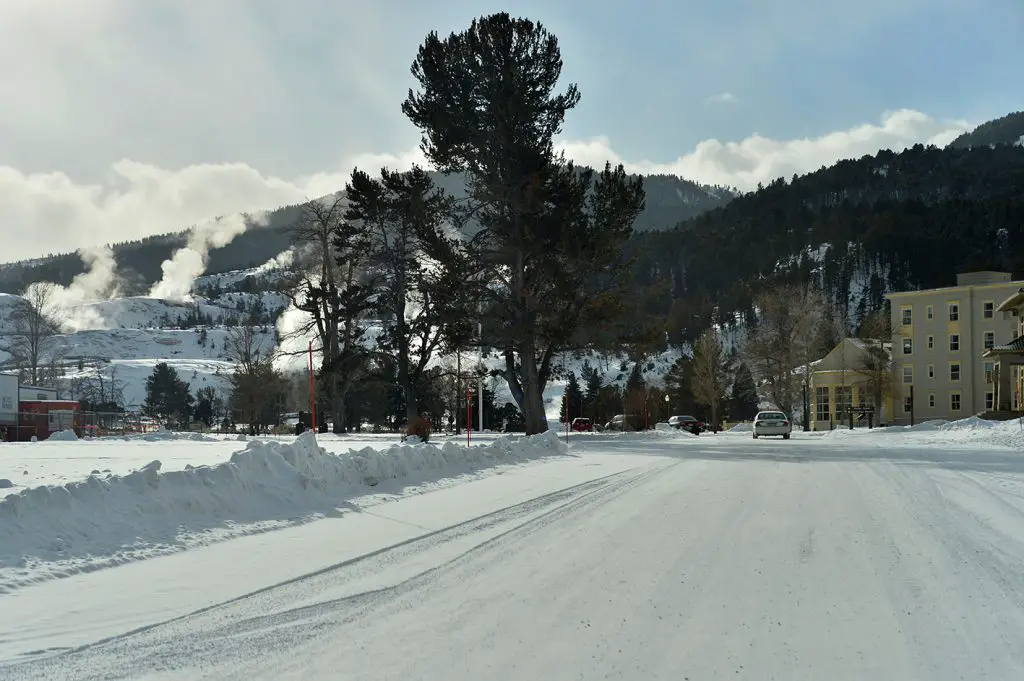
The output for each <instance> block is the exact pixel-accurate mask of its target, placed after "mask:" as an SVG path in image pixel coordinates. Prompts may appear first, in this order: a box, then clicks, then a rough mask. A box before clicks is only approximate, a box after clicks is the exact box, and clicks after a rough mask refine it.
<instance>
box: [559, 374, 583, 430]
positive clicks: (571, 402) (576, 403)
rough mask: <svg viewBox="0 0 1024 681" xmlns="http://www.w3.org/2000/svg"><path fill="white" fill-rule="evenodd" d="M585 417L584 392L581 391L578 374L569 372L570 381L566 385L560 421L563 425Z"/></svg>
mask: <svg viewBox="0 0 1024 681" xmlns="http://www.w3.org/2000/svg"><path fill="white" fill-rule="evenodd" d="M581 416H583V391H582V390H581V389H580V382H579V380H577V378H576V373H575V372H573V371H570V372H569V379H568V381H566V384H565V393H564V394H563V398H562V407H561V410H560V412H559V417H558V418H559V420H560V421H561V422H562V423H565V422H567V421H572V420H573V419H575V418H579V417H581Z"/></svg>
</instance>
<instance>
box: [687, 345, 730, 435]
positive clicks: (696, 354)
mask: <svg viewBox="0 0 1024 681" xmlns="http://www.w3.org/2000/svg"><path fill="white" fill-rule="evenodd" d="M729 375H730V369H729V358H728V356H727V355H726V354H725V348H724V346H723V345H722V339H721V338H720V337H719V335H718V333H717V332H716V331H715V330H714V329H710V328H709V329H706V330H705V331H704V333H702V334H701V336H700V338H698V339H697V344H696V345H695V346H694V349H693V379H692V383H691V388H692V390H693V396H694V397H695V398H696V399H697V401H698V402H700V403H702V404H706V405H708V407H710V409H711V428H712V430H713V431H714V432H716V433H717V432H718V423H719V420H720V419H719V417H720V415H721V407H722V403H723V402H724V401H725V393H726V390H727V389H728V387H729V378H730V376H729Z"/></svg>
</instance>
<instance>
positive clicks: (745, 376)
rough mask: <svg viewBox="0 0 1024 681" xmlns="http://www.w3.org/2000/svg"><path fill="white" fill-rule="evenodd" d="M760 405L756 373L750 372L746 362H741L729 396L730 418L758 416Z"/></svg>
mask: <svg viewBox="0 0 1024 681" xmlns="http://www.w3.org/2000/svg"><path fill="white" fill-rule="evenodd" d="M759 405H760V400H759V399H758V397H757V386H756V384H755V383H754V375H753V374H751V373H750V367H748V366H747V365H746V363H745V362H740V365H739V366H738V367H736V376H735V377H734V378H733V381H732V393H731V395H730V396H729V418H730V419H731V420H733V421H749V420H751V419H753V418H754V417H755V416H757V412H758V411H759V409H760V406H759Z"/></svg>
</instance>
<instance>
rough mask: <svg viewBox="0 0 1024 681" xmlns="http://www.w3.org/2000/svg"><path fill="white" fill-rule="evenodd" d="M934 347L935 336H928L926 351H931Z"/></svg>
mask: <svg viewBox="0 0 1024 681" xmlns="http://www.w3.org/2000/svg"><path fill="white" fill-rule="evenodd" d="M934 347H935V336H928V349H929V350H931V349H932V348H934Z"/></svg>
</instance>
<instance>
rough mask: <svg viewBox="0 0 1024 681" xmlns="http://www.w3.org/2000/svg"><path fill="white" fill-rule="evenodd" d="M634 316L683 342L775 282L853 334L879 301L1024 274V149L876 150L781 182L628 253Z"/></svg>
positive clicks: (640, 242) (737, 312)
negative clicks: (816, 289)
mask: <svg viewBox="0 0 1024 681" xmlns="http://www.w3.org/2000/svg"><path fill="white" fill-rule="evenodd" d="M630 251H631V255H632V256H633V257H634V258H635V260H636V270H635V275H636V284H637V290H638V291H644V292H645V293H644V294H643V296H642V297H643V304H642V305H641V306H640V310H641V314H643V315H644V316H651V315H658V316H663V317H665V318H668V320H669V323H668V330H669V334H670V337H672V338H674V339H675V340H689V339H692V338H693V337H694V334H696V333H699V331H700V330H701V329H703V328H706V327H707V325H708V324H709V323H710V322H711V321H712V317H713V313H714V311H715V310H716V308H717V314H718V317H719V320H720V321H725V322H728V321H729V320H732V319H736V318H737V317H742V316H743V315H749V313H750V311H751V306H752V301H753V298H754V296H755V295H756V294H757V292H758V291H759V290H761V289H762V288H763V287H764V286H765V284H766V283H767V282H768V281H770V280H773V279H788V280H797V281H804V282H806V281H810V280H811V279H812V278H816V279H817V280H818V281H819V282H820V283H821V284H822V285H823V288H824V289H825V291H826V292H827V293H828V294H829V296H830V298H831V299H832V300H833V301H834V302H835V303H836V306H837V314H838V315H839V316H846V315H848V319H849V322H850V325H851V326H855V325H856V324H857V322H858V321H859V318H860V317H861V316H862V315H863V314H864V313H865V312H867V311H870V310H873V309H877V308H879V307H881V306H882V305H883V304H884V300H883V295H884V293H885V292H886V291H889V290H894V289H897V290H898V289H907V288H925V287H932V286H943V285H951V284H954V283H955V276H956V273H957V272H960V271H965V270H970V269H982V268H984V269H999V270H1006V271H1010V272H1013V273H1015V274H1016V275H1024V148H1022V147H1019V146H1008V145H1002V146H996V147H989V146H987V145H985V146H980V147H974V148H958V147H950V148H947V149H938V148H935V147H928V148H926V147H924V146H921V145H917V146H915V147H913V148H911V149H907V150H906V151H904V152H902V153H899V154H896V153H893V152H891V151H881V152H879V153H878V154H876V155H874V156H865V157H863V158H861V159H859V160H850V161H841V162H839V163H837V164H835V165H834V166H832V167H830V168H823V169H821V170H819V171H817V172H814V173H811V174H808V175H805V176H802V177H794V178H793V179H792V180H791V181H790V182H786V181H785V180H783V179H779V180H777V181H775V182H773V183H771V184H770V185H768V186H767V187H763V188H760V189H759V190H758V191H756V192H753V193H751V194H747V195H745V196H742V197H739V198H737V199H735V200H734V201H732V202H730V203H729V204H728V205H726V206H723V207H720V208H717V209H715V210H712V211H709V212H707V213H704V214H702V215H700V216H698V217H696V218H693V219H690V220H688V221H685V222H683V223H682V224H680V225H679V226H678V227H677V228H675V229H673V230H669V231H667V232H660V233H649V234H638V235H636V236H635V237H634V238H633V239H632V241H631V243H630Z"/></svg>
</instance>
